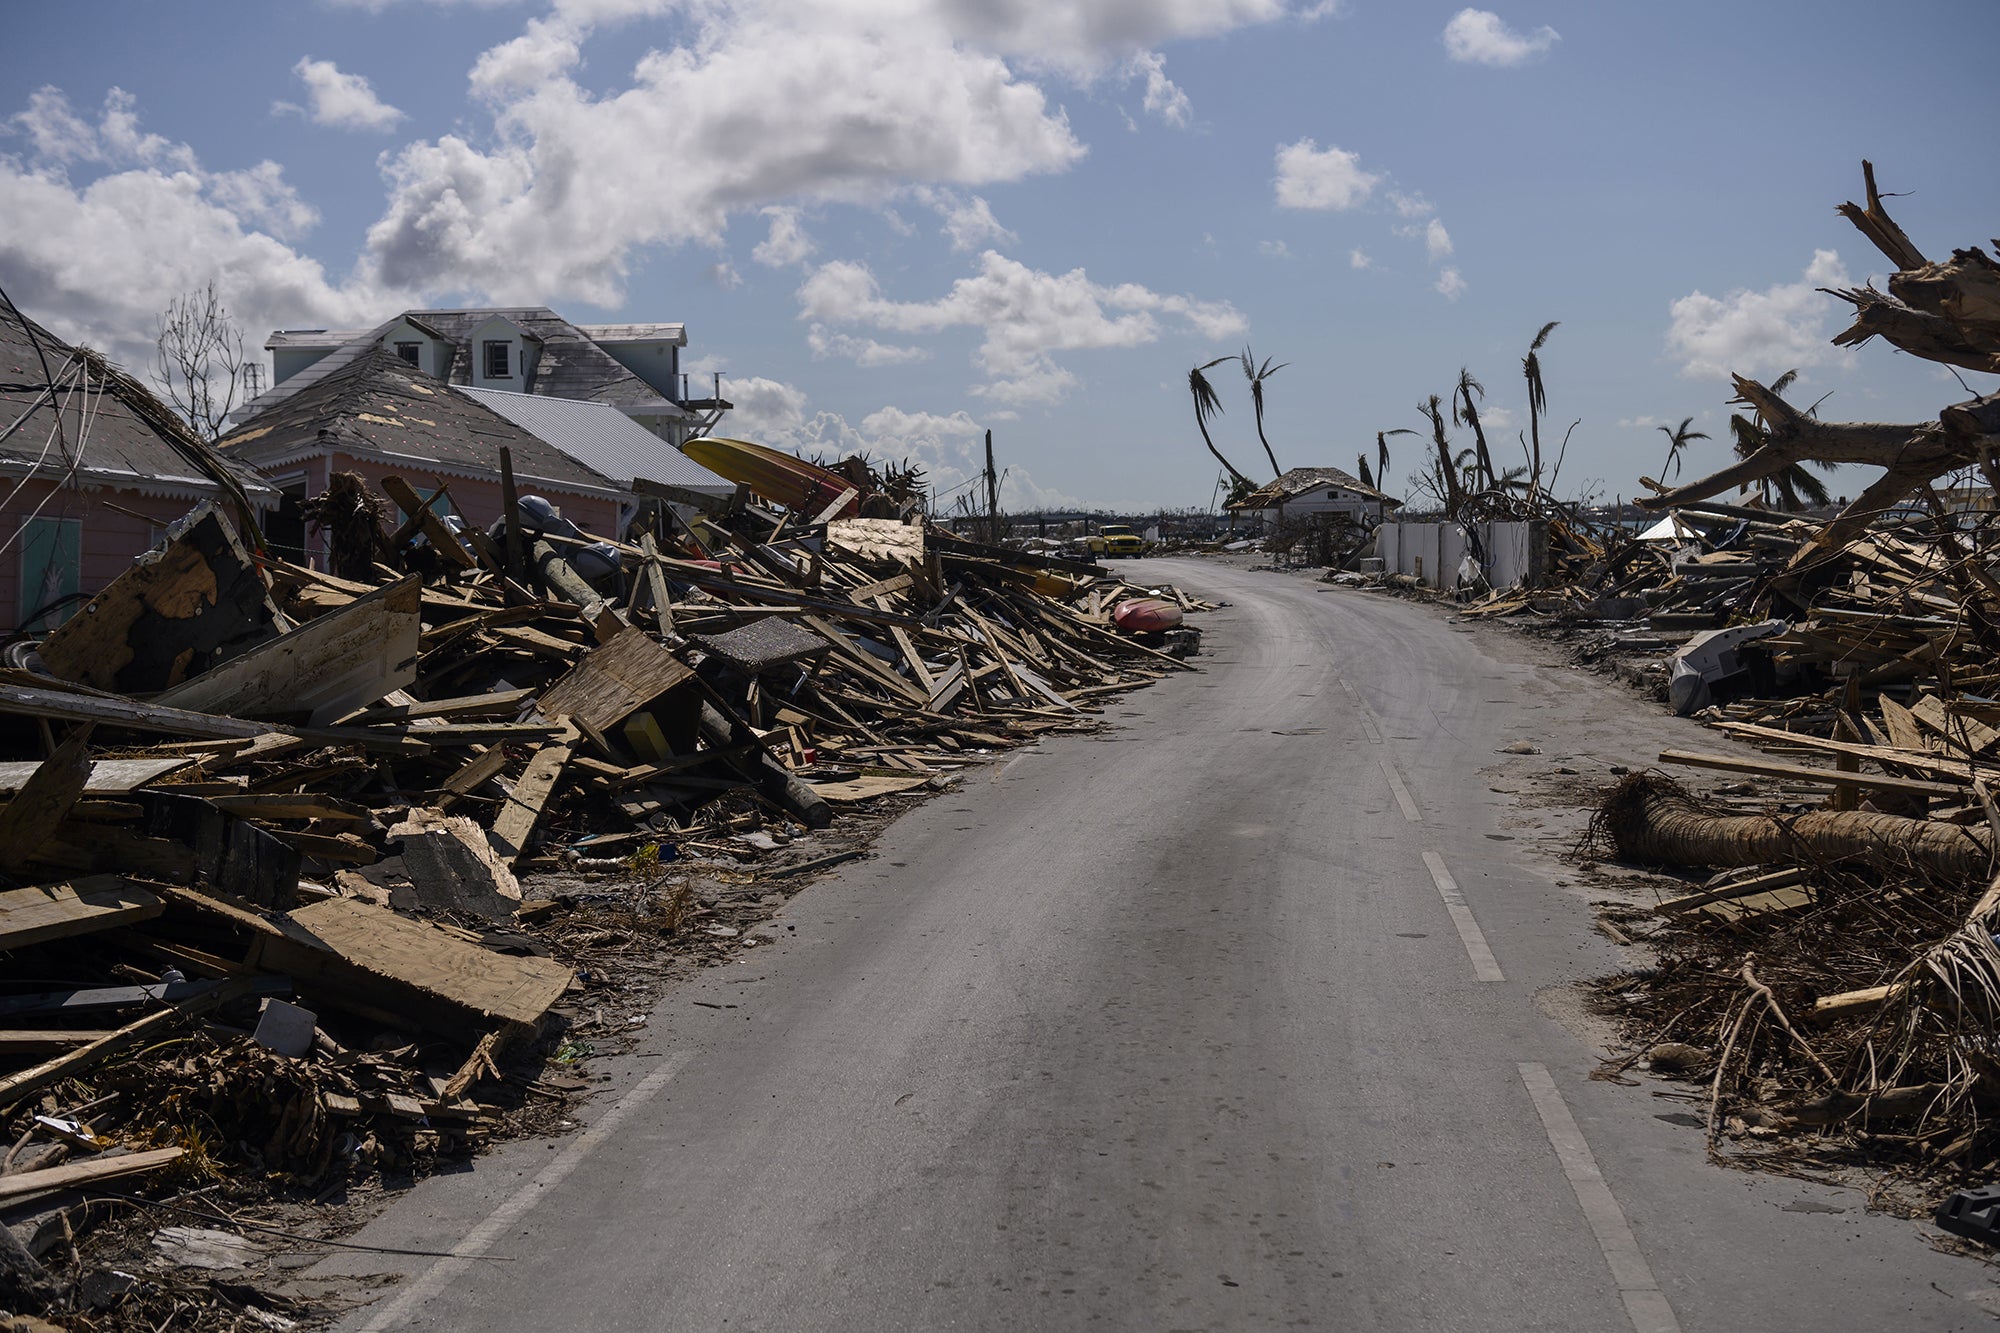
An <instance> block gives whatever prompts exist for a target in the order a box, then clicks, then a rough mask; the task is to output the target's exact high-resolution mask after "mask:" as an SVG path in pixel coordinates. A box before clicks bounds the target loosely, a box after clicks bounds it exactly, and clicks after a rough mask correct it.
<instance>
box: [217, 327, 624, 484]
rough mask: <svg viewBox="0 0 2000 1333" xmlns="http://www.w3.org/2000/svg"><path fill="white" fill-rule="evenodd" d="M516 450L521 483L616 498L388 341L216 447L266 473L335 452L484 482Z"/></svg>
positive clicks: (598, 480) (582, 469) (601, 480)
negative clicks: (505, 450) (506, 453)
mask: <svg viewBox="0 0 2000 1333" xmlns="http://www.w3.org/2000/svg"><path fill="white" fill-rule="evenodd" d="M502 445H505V446H507V447H508V448H509V449H510V450H512V452H513V461H514V476H515V479H516V480H517V481H518V482H519V484H520V485H521V487H522V489H523V490H529V489H534V488H537V487H543V488H552V489H556V490H562V491H568V492H570V493H572V494H580V495H604V496H621V495H623V494H625V489H624V487H623V486H622V485H621V484H619V483H618V482H616V481H613V480H612V479H611V478H609V477H606V476H604V475H603V474H602V473H600V472H597V471H595V470H593V469H591V468H589V467H586V466H584V465H583V464H582V463H580V462H578V461H576V460H575V459H573V458H571V457H570V456H569V455H567V454H565V453H563V452H562V451H561V450H560V449H557V448H555V447H554V446H553V445H550V444H546V443H544V442H543V441H542V440H540V439H538V438H537V437H536V436H534V435H532V434H530V433H529V432H528V431H525V430H523V429H521V427H519V426H517V425H515V424H514V423H513V422H511V421H509V420H507V418H505V417H503V416H501V415H500V414H499V413H497V412H495V411H493V410H491V409H490V408H488V407H487V406H486V405H485V404H483V403H481V402H479V401H477V400H476V399H474V398H471V397H469V396H467V395H466V394H462V393H454V392H452V390H451V387H450V386H449V385H447V384H445V383H444V382H443V381H441V380H438V379H435V378H433V377H432V376H429V375H426V374H424V373H423V372H422V371H420V370H418V369H417V368H416V367H415V366H413V365H411V364H410V363H409V362H407V361H405V360H403V358H402V357H400V356H398V355H396V353H395V352H394V351H391V350H390V349H388V348H385V347H374V348H370V349H368V350H366V351H365V352H364V353H363V354H362V355H360V356H357V357H355V358H353V359H351V360H349V361H348V362H347V363H346V364H345V365H343V366H342V367H340V368H339V369H338V370H336V371H335V372H334V373H333V374H331V375H326V376H323V377H321V378H320V379H319V380H318V382H316V383H314V384H312V385H310V386H308V387H306V388H305V389H302V390H301V391H299V392H298V393H295V394H293V395H291V396H290V397H288V398H286V399H285V400H284V401H283V402H281V403H277V404H275V405H273V406H272V407H271V408H270V409H269V410H267V411H264V412H261V413H259V414H258V415H257V416H256V417H255V418H253V419H252V420H250V421H249V422H247V423H246V424H244V425H242V426H239V427H238V428H237V429H236V430H234V431H232V432H230V433H229V434H228V435H226V436H224V437H223V439H222V442H221V444H220V446H219V447H220V448H221V449H222V450H223V451H224V452H225V453H227V454H228V455H229V456H230V457H232V458H236V459H240V460H242V461H243V462H246V463H249V464H250V465H252V466H253V467H256V468H258V469H260V470H263V471H267V472H268V471H269V470H271V469H273V468H278V467H283V466H285V465H287V464H290V463H294V462H297V461H299V460H300V459H303V458H308V457H312V456H314V455H318V454H322V453H329V452H332V451H334V450H339V451H340V452H342V453H346V454H349V455H352V456H355V457H360V458H370V459H374V460H377V461H380V462H384V463H390V464H401V465H403V466H412V465H414V466H421V467H425V468H428V469H430V470H432V471H435V472H440V473H444V474H447V475H453V474H455V475H458V476H466V477H478V478H482V479H490V478H493V477H495V476H498V475H499V472H500V447H501V446H502Z"/></svg>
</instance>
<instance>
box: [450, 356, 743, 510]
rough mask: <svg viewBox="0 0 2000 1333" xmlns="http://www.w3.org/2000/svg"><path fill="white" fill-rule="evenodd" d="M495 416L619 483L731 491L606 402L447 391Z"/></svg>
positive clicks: (467, 387) (469, 389) (462, 389)
mask: <svg viewBox="0 0 2000 1333" xmlns="http://www.w3.org/2000/svg"><path fill="white" fill-rule="evenodd" d="M452 387H453V388H454V389H456V390H457V391H458V392H459V393H462V394H464V395H465V396H466V397H468V398H474V399H477V400H478V401H479V402H480V403H482V404H483V405H485V406H486V407H488V408H490V409H491V410H492V411H494V412H497V413H499V414H500V415H501V416H503V417H505V418H507V420H509V421H511V422H513V423H514V424H515V425H517V426H519V427H520V428H521V429H522V430H525V431H527V432H528V433H529V434H530V435H533V436H534V437H535V438H536V439H538V440H541V441H543V442H544V443H547V444H551V445H553V446H555V447H556V448H557V449H560V450H561V451H562V452H564V453H565V454H568V455H569V456H570V457H571V458H574V459H576V460H577V461H578V462H580V463H583V464H584V465H585V466H587V467H589V468H591V469H592V470H594V471H597V472H601V473H603V474H604V475H605V476H607V477H611V478H614V479H616V480H618V481H620V482H625V481H630V480H631V479H632V478H633V477H644V478H645V479H646V480H647V481H657V482H664V483H665V484H666V485H669V486H681V487H685V488H686V489H688V490H691V491H701V492H702V493H704V494H707V495H730V494H733V493H734V492H735V490H736V487H735V486H734V485H733V484H732V483H730V482H729V481H727V480H726V479H724V478H722V477H718V476H716V475H715V474H714V473H713V472H710V471H709V470H708V469H707V468H705V467H703V466H702V465H701V464H699V463H697V462H695V461H694V460H693V459H692V458H689V457H688V456H687V455H686V454H683V453H682V452H681V451H680V450H678V449H676V448H674V447H673V446H672V445H671V444H668V443H667V442H666V441H665V440H663V439H661V438H660V437H659V436H657V435H655V434H653V433H652V432H651V431H649V430H647V429H646V428H645V427H644V426H641V425H640V424H639V423H638V422H636V421H634V420H632V418H630V417H628V416H626V415H625V414H624V413H623V412H620V411H619V410H618V409H617V408H615V407H612V406H611V405H610V404H608V403H583V402H578V401H576V400H575V399H571V398H544V397H543V396H542V395H540V394H535V393H509V392H508V391H507V390H505V389H475V388H473V387H471V386H470V385H464V384H455V385H453V386H452Z"/></svg>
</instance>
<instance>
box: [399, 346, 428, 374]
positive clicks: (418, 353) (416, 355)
mask: <svg viewBox="0 0 2000 1333" xmlns="http://www.w3.org/2000/svg"><path fill="white" fill-rule="evenodd" d="M423 350H424V345H423V344H422V343H397V344H396V355H397V356H400V357H402V358H403V360H405V361H407V362H409V363H410V364H411V365H413V366H415V367H417V368H418V369H419V370H421V369H423V365H424V363H423V359H422V358H423Z"/></svg>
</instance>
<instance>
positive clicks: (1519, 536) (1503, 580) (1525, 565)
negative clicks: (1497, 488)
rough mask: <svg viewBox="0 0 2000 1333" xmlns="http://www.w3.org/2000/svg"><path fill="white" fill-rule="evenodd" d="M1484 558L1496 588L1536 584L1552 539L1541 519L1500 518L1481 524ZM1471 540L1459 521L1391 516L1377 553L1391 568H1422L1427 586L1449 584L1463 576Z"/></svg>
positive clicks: (1378, 541)
mask: <svg viewBox="0 0 2000 1333" xmlns="http://www.w3.org/2000/svg"><path fill="white" fill-rule="evenodd" d="M1478 530H1479V543H1480V548H1481V549H1482V550H1483V551H1485V553H1486V559H1485V560H1484V561H1482V562H1481V564H1482V565H1483V567H1484V569H1485V573H1486V581H1487V582H1488V583H1490V584H1491V585H1492V586H1494V587H1496V588H1511V587H1514V586H1515V585H1517V584H1518V585H1523V586H1526V587H1531V588H1532V587H1535V586H1536V585H1537V584H1538V583H1539V582H1540V581H1541V576H1542V552H1543V549H1544V548H1545V547H1546V545H1547V543H1548V534H1547V532H1546V531H1545V530H1544V529H1543V525H1542V524H1540V523H1535V522H1512V521H1510V522H1495V523H1481V524H1479V525H1478ZM1467 547H1468V543H1467V541H1466V535H1465V529H1464V528H1462V527H1460V526H1459V525H1458V524H1456V523H1398V522H1396V521H1395V520H1393V519H1392V520H1390V521H1389V522H1387V523H1384V524H1383V525H1382V526H1381V527H1379V528H1377V529H1376V530H1375V553H1376V555H1378V556H1380V557H1381V559H1382V561H1383V566H1384V568H1385V569H1386V570H1387V572H1389V573H1391V574H1411V575H1417V574H1418V565H1419V562H1421V565H1422V573H1421V575H1420V577H1421V578H1422V580H1423V584H1424V586H1425V587H1427V588H1444V589H1448V588H1451V587H1453V586H1455V585H1456V583H1457V581H1458V562H1459V561H1460V560H1461V559H1462V558H1463V557H1464V555H1465V553H1466V550H1467Z"/></svg>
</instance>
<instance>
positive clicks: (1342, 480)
mask: <svg viewBox="0 0 2000 1333" xmlns="http://www.w3.org/2000/svg"><path fill="white" fill-rule="evenodd" d="M1402 507H1403V502H1402V501H1401V500H1398V499H1396V498H1394V497H1393V496H1389V495H1385V494H1383V493H1382V492H1381V491H1378V490H1376V489H1375V488H1374V487H1373V486H1370V485H1369V484H1368V483H1367V482H1365V481H1362V480H1360V479H1358V478H1357V477H1355V476H1354V474H1353V473H1351V472H1343V471H1342V470H1341V469H1339V468H1337V467H1295V468H1293V469H1292V470H1291V471H1289V472H1287V473H1285V474H1284V475H1283V476H1281V477H1279V478H1278V479H1277V480H1276V481H1270V482H1266V483H1265V484H1264V485H1262V486H1260V487H1258V488H1257V489H1256V490H1254V491H1252V492H1251V493H1250V494H1248V495H1246V496H1244V497H1243V498H1242V499H1241V500H1238V501H1237V502H1236V503H1235V504H1232V505H1230V506H1229V509H1230V512H1231V513H1232V514H1235V515H1237V516H1239V517H1242V518H1247V519H1252V520H1254V521H1256V522H1257V523H1258V524H1259V525H1260V526H1263V527H1266V528H1269V527H1275V526H1276V525H1277V523H1278V519H1279V516H1280V515H1281V514H1282V515H1283V517H1284V520H1285V521H1286V522H1287V523H1291V522H1296V521H1298V520H1300V519H1304V518H1310V517H1312V516H1313V515H1316V514H1341V515H1344V516H1345V517H1346V518H1348V519H1349V520H1351V521H1352V522H1354V523H1356V524H1359V525H1360V526H1362V527H1364V528H1372V527H1374V526H1375V525H1376V524H1378V523H1380V522H1381V521H1382V520H1383V518H1385V517H1386V516H1387V515H1388V513H1389V511H1390V510H1394V509H1401V508H1402Z"/></svg>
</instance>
